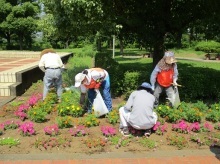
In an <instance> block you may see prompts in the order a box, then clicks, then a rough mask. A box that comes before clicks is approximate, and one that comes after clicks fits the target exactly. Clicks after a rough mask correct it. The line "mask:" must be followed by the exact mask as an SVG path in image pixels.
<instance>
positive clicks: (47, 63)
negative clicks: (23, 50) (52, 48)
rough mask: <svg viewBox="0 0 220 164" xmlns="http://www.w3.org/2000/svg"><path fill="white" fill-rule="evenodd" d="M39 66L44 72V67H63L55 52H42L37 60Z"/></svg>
mask: <svg viewBox="0 0 220 164" xmlns="http://www.w3.org/2000/svg"><path fill="white" fill-rule="evenodd" d="M39 68H40V69H41V70H42V71H43V72H45V68H64V65H63V62H62V60H61V58H60V55H58V54H57V53H51V52H49V53H46V54H44V55H43V56H42V57H41V59H40V62H39Z"/></svg>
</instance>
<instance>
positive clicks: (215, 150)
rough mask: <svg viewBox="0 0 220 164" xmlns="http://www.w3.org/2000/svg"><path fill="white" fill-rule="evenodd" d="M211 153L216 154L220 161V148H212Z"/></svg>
mask: <svg viewBox="0 0 220 164" xmlns="http://www.w3.org/2000/svg"><path fill="white" fill-rule="evenodd" d="M209 148H210V151H211V152H212V153H214V154H215V157H216V158H217V159H218V160H220V146H210V147H209Z"/></svg>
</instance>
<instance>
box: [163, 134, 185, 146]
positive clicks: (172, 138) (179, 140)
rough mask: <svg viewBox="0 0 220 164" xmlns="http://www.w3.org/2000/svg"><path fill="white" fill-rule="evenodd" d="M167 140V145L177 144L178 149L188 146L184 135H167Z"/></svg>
mask: <svg viewBox="0 0 220 164" xmlns="http://www.w3.org/2000/svg"><path fill="white" fill-rule="evenodd" d="M167 141H168V145H173V146H177V147H178V149H183V148H184V147H187V146H188V140H187V139H186V137H184V136H181V135H177V134H172V135H169V136H167Z"/></svg>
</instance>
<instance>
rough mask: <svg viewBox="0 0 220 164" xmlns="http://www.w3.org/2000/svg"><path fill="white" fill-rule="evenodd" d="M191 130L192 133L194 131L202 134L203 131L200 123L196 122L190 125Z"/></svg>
mask: <svg viewBox="0 0 220 164" xmlns="http://www.w3.org/2000/svg"><path fill="white" fill-rule="evenodd" d="M189 129H190V131H193V132H200V131H201V130H200V124H199V122H194V123H192V124H190V126H189Z"/></svg>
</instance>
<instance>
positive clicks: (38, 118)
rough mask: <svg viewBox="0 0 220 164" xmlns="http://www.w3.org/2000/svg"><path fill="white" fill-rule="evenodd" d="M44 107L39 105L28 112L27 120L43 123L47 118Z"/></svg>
mask: <svg viewBox="0 0 220 164" xmlns="http://www.w3.org/2000/svg"><path fill="white" fill-rule="evenodd" d="M44 107H45V106H44V105H41V104H39V105H36V106H34V107H33V108H31V109H30V110H28V118H29V119H30V120H32V121H34V122H44V121H45V120H46V116H47V112H45V111H44Z"/></svg>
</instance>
